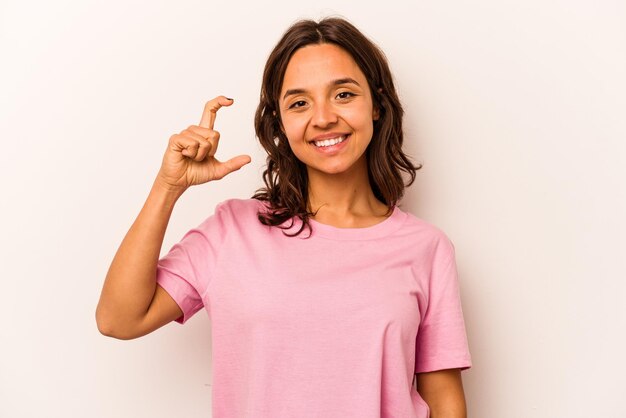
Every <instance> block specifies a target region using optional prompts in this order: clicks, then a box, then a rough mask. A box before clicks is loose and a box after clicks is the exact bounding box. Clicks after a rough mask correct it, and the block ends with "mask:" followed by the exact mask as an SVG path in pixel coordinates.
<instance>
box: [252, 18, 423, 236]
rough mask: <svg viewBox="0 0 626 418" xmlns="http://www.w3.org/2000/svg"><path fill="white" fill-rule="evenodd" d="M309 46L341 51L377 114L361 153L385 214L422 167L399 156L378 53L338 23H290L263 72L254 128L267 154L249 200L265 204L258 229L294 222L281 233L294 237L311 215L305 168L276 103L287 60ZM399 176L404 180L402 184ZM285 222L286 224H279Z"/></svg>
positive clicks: (390, 93)
mask: <svg viewBox="0 0 626 418" xmlns="http://www.w3.org/2000/svg"><path fill="white" fill-rule="evenodd" d="M315 44H335V45H337V46H339V47H341V48H343V49H344V50H345V51H346V52H348V53H349V54H350V55H351V56H352V58H353V59H354V61H355V62H356V63H357V65H358V66H359V68H360V70H361V71H362V72H363V74H364V75H365V78H366V80H367V82H368V85H369V88H370V92H371V95H372V101H373V104H374V107H375V108H377V109H378V110H379V113H380V117H379V119H378V120H375V121H374V132H373V135H372V140H371V142H370V144H369V146H368V148H367V150H366V158H367V165H368V175H369V181H370V185H371V187H372V191H373V192H374V196H376V198H377V199H378V200H380V201H381V202H383V203H384V204H385V205H387V210H388V212H387V213H388V214H389V213H391V211H392V210H393V207H394V206H395V205H396V204H397V202H398V201H399V200H400V198H401V197H402V196H403V194H404V189H405V187H406V186H410V185H411V184H412V183H413V181H414V180H415V172H416V171H417V170H419V169H420V168H421V167H422V166H421V164H420V165H417V166H416V165H414V164H413V163H412V162H411V161H410V159H409V158H408V156H407V155H406V154H404V152H403V151H402V142H403V132H402V116H403V114H404V111H403V109H402V105H401V104H400V100H399V98H398V94H397V92H396V88H395V86H394V84H393V79H392V75H391V71H390V70H389V64H388V63H387V59H386V58H385V55H384V53H383V52H382V51H381V50H380V49H379V48H378V47H377V46H376V45H375V44H374V43H373V42H372V41H370V40H369V39H368V38H367V37H366V36H365V35H363V34H362V33H361V32H360V31H359V30H358V29H357V28H356V27H354V25H352V24H351V23H350V22H348V21H346V20H344V19H341V18H336V17H329V18H325V19H322V20H320V21H319V22H315V21H313V20H300V21H298V22H296V23H294V24H293V25H292V26H291V27H289V29H287V31H286V32H285V33H284V34H283V36H282V38H281V39H280V41H279V42H278V44H277V45H276V47H274V50H273V51H272V52H271V54H270V56H269V58H268V59H267V62H266V64H265V70H264V72H263V82H262V85H261V98H260V101H259V106H258V107H257V110H256V114H255V117H254V128H255V130H256V135H257V137H258V138H259V141H260V142H261V145H262V146H263V148H264V149H265V151H266V152H267V161H266V163H267V165H266V169H265V171H264V172H263V181H264V183H265V187H263V188H260V189H258V190H257V191H256V192H255V194H254V195H253V196H252V198H254V199H258V200H261V201H264V202H266V203H267V206H268V207H267V210H266V211H259V213H258V219H259V221H260V222H261V223H262V224H264V225H268V226H279V227H280V228H282V229H289V228H291V227H293V225H294V222H295V219H296V218H299V219H300V220H301V221H302V225H301V226H300V228H299V230H297V231H296V232H295V233H293V234H287V233H286V232H285V231H283V233H285V234H287V235H289V236H296V235H299V234H300V233H301V232H302V231H303V230H304V228H305V227H307V228H308V229H309V231H310V229H311V225H310V223H309V218H310V216H312V215H314V213H313V212H310V210H309V208H308V204H309V201H308V197H309V196H308V186H309V184H308V174H307V170H306V166H305V165H304V164H303V163H302V162H301V161H300V160H298V158H297V157H296V156H295V155H294V153H293V152H292V150H291V148H290V146H289V142H288V140H287V137H286V136H285V134H284V132H283V131H282V129H281V120H280V111H279V103H278V101H279V97H280V91H281V89H282V84H283V79H284V76H285V70H286V69H287V64H288V63H289V60H290V59H291V57H292V55H293V54H294V52H295V51H297V50H298V49H300V48H302V47H305V46H307V45H315ZM403 172H404V173H405V174H407V175H408V180H407V182H406V183H405V182H404V179H403V176H402V173H403ZM288 220H291V222H289V223H286V224H284V223H285V221H288ZM283 224H284V225H283Z"/></svg>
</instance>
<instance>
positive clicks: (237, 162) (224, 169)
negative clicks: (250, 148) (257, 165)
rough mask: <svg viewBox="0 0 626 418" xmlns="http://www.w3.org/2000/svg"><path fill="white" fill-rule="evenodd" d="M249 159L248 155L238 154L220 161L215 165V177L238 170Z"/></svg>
mask: <svg viewBox="0 0 626 418" xmlns="http://www.w3.org/2000/svg"><path fill="white" fill-rule="evenodd" d="M250 161H252V158H250V156H249V155H238V156H236V157H234V158H231V159H230V160H228V161H224V162H220V163H219V164H218V165H217V167H215V176H216V178H217V179H221V178H222V177H224V176H226V175H228V174H230V173H232V172H233V171H237V170H239V169H240V168H241V167H243V166H244V165H246V164H248V163H249V162H250Z"/></svg>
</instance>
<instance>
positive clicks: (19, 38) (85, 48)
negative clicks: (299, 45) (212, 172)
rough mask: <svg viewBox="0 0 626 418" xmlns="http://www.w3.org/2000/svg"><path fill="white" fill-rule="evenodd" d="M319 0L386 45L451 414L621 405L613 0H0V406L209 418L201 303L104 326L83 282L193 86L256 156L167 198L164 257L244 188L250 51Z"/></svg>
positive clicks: (22, 410)
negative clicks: (460, 405)
mask: <svg viewBox="0 0 626 418" xmlns="http://www.w3.org/2000/svg"><path fill="white" fill-rule="evenodd" d="M328 15H341V16H344V17H346V18H348V19H349V20H351V21H352V22H353V23H354V24H355V25H356V26H357V27H359V28H360V29H361V30H362V31H363V32H364V33H365V34H366V35H367V36H369V37H370V38H372V39H373V40H374V41H375V42H376V43H378V44H379V45H380V46H381V47H382V49H383V50H384V51H385V52H386V54H387V56H388V59H389V62H390V65H391V68H392V71H393V73H394V75H395V80H396V83H397V88H398V90H399V93H400V97H401V99H402V102H403V104H404V107H405V110H406V116H405V128H406V142H407V143H406V149H407V152H408V153H409V154H410V155H411V156H412V157H413V158H414V159H415V161H418V162H421V163H422V164H423V165H424V168H423V169H422V170H420V171H419V172H418V176H417V180H416V182H415V184H414V186H413V187H411V188H410V189H409V190H408V192H407V194H406V196H405V199H404V201H403V202H402V205H401V206H402V207H403V208H404V209H405V210H408V211H410V212H412V213H414V214H415V215H417V216H419V217H421V218H423V219H425V220H427V221H429V222H431V223H433V224H435V225H437V226H439V227H440V228H441V229H443V230H444V231H445V232H446V233H447V234H448V236H449V237H450V238H451V240H452V241H453V242H454V244H455V246H456V250H457V263H458V266H459V272H460V281H461V288H462V299H463V304H464V311H465V317H466V322H467V329H468V334H469V341H470V347H471V351H472V356H473V361H474V367H473V368H472V369H471V370H469V371H467V372H464V383H465V388H466V395H467V401H468V406H469V416H470V417H480V418H528V417H537V418H558V417H563V418H566V417H567V418H577V417H581V418H582V417H609V418H611V417H624V416H626V406H625V404H624V402H623V395H624V390H625V388H626V381H625V380H626V377H625V376H626V367H625V365H624V359H623V356H624V353H626V336H625V332H626V315H625V314H624V305H625V303H624V294H625V291H626V285H625V284H624V283H625V281H626V280H625V279H626V268H625V266H624V260H625V258H626V245H625V240H626V222H625V220H624V216H625V215H626V196H625V194H626V193H625V192H626V185H625V184H624V183H625V179H626V168H625V165H626V164H625V163H626V158H625V154H626V153H625V145H624V142H625V140H626V122H625V121H626V117H625V111H626V82H625V79H626V77H625V75H626V25H625V22H626V6H625V3H624V2H623V1H619V0H615V1H598V0H568V1H565V0H562V1H552V0H523V1H522V0H520V1H510V0H474V1H446V0H443V1H437V2H434V1H413V2H410V3H409V2H393V1H384V2H372V3H364V2H363V1H362V0H346V1H332V2H331V1H310V2H287V1H274V2H271V3H270V2H250V3H242V2H236V1H230V2H229V1H219V2H215V1H193V2H192V1H179V2H170V1H142V2H139V1H124V2H122V1H108V2H104V1H102V2H100V1H87V0H83V1H60V0H58V1H55V2H44V1H38V2H33V1H23V0H20V1H17V0H15V1H6V0H5V1H0V61H1V62H0V139H1V141H2V143H1V148H0V175H1V179H2V187H1V189H0V190H1V199H2V201H1V205H0V210H1V211H2V214H1V215H2V216H1V217H0V228H1V229H0V240H1V242H0V244H1V247H0V257H1V260H0V261H1V277H2V287H1V290H0V315H1V318H2V322H3V324H2V326H1V327H0V338H1V341H0V416H1V417H7V418H21V417H98V418H99V417H111V418H113V417H115V418H125V417H129V418H130V417H151V418H165V417H174V416H175V417H187V418H194V417H209V416H210V404H211V381H212V378H211V347H210V342H211V329H210V321H209V319H208V317H207V315H206V313H205V312H204V311H201V312H200V313H198V314H197V315H196V316H195V317H194V318H193V319H192V320H190V321H189V322H188V323H187V324H185V325H184V326H181V325H179V324H169V325H167V326H165V327H164V328H162V329H159V330H158V331H156V332H154V333H152V334H150V335H148V336H146V337H143V338H140V339H137V340H132V341H119V340H115V339H111V338H106V337H104V336H102V335H100V334H99V332H98V330H97V328H96V322H95V317H94V313H95V308H96V304H97V302H98V298H99V295H100V290H101V287H102V283H103V281H104V277H105V275H106V272H107V269H108V267H109V264H110V262H111V260H112V258H113V255H114V253H115V251H116V249H117V247H118V246H119V244H120V242H121V240H122V238H123V237H124V235H125V234H126V232H127V230H128V228H129V227H130V225H131V224H132V222H133V220H134V219H135V217H136V216H137V214H138V213H139V210H140V209H141V207H142V205H143V203H144V201H145V198H146V197H147V194H148V191H149V189H150V186H151V185H152V181H153V179H154V176H155V175H156V173H157V171H158V169H159V167H160V163H161V158H162V156H163V152H164V150H165V147H166V145H167V141H168V138H169V137H170V136H171V135H172V134H174V133H178V132H180V131H181V130H182V129H184V128H186V127H187V126H188V125H191V124H197V123H198V122H199V121H200V116H201V113H202V109H203V106H204V103H205V102H206V101H207V100H209V99H211V98H212V97H215V96H217V95H219V94H225V95H227V96H229V97H233V98H235V104H234V105H233V106H232V107H230V108H228V109H223V110H222V111H220V113H219V115H218V119H217V122H216V129H217V130H219V131H220V132H221V134H222V139H221V142H220V149H219V152H218V156H222V158H229V157H230V156H233V155H236V154H240V153H248V154H250V155H251V156H252V158H253V162H252V164H251V165H249V166H247V167H246V168H245V169H243V170H241V171H240V172H237V173H235V174H233V175H231V176H229V177H227V178H225V179H224V180H223V181H221V182H218V183H210V184H205V185H201V186H197V187H194V188H192V189H190V190H189V191H188V192H187V193H186V194H185V195H184V196H183V197H182V198H181V199H180V201H179V202H178V204H177V206H176V208H175V211H174V213H173V216H172V219H171V221H170V225H169V228H168V231H167V235H166V237H165V242H164V244H163V248H162V254H164V253H165V252H166V251H168V250H169V248H170V247H171V246H172V245H173V244H174V243H176V242H177V241H178V240H180V238H181V237H182V235H183V234H184V233H185V232H186V231H187V230H189V229H190V228H192V227H194V226H196V225H197V224H199V223H200V222H201V221H202V220H204V219H205V218H206V217H207V216H209V215H210V214H211V213H213V210H214V207H215V205H216V204H217V203H218V202H220V201H222V200H224V199H227V198H233V197H234V198H246V197H249V196H250V195H251V194H252V193H253V192H254V190H255V189H256V188H257V187H259V186H260V185H261V182H260V174H261V172H262V169H263V164H264V155H263V153H262V150H261V148H260V146H259V145H258V144H257V142H256V139H255V136H254V129H253V113H254V110H255V108H256V105H257V101H258V95H259V87H260V79H261V73H262V69H263V66H264V63H265V59H266V57H267V56H268V54H269V52H270V50H271V49H272V47H273V46H274V45H275V43H276V42H277V41H278V39H279V38H280V36H281V34H282V33H283V32H284V30H285V29H286V28H287V27H288V26H289V25H290V24H291V23H293V22H294V21H295V20H297V19H299V18H315V19H316V18H320V17H323V16H328ZM302 256H303V257H306V254H303V255H302ZM357 415H358V413H357ZM357 415H355V416H357ZM400 418H402V417H400Z"/></svg>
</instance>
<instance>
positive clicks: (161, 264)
mask: <svg viewBox="0 0 626 418" xmlns="http://www.w3.org/2000/svg"><path fill="white" fill-rule="evenodd" d="M221 209H222V204H220V205H218V206H217V208H216V211H215V214H214V215H211V216H210V217H208V218H207V219H206V220H204V221H203V222H202V223H201V224H200V225H198V226H197V227H195V228H192V229H190V230H189V231H188V232H187V233H185V235H184V236H183V238H182V239H181V240H180V242H178V243H176V244H175V245H174V246H173V247H172V248H171V249H170V250H169V252H168V253H167V254H166V255H165V256H163V257H162V258H160V259H159V261H158V262H157V277H156V281H157V284H158V285H159V286H161V287H162V288H163V289H164V290H165V291H166V292H167V293H168V294H169V295H170V296H171V297H172V298H173V299H174V301H176V303H177V304H178V306H179V307H180V309H181V310H182V311H183V315H182V316H181V317H180V318H178V319H176V322H178V323H180V324H184V323H185V322H187V320H188V319H189V318H191V317H192V316H193V315H194V314H195V313H196V312H198V311H199V310H200V309H202V308H203V307H204V302H203V295H204V292H205V290H206V288H207V286H208V284H209V281H210V279H211V277H212V272H213V271H214V264H215V260H216V258H217V252H218V250H219V239H220V237H221V234H222V231H223V225H222V221H221V216H220V212H221Z"/></svg>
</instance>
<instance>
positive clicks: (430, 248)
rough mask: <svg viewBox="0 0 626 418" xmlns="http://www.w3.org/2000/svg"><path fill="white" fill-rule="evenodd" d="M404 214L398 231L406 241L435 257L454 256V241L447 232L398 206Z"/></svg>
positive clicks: (448, 257)
mask: <svg viewBox="0 0 626 418" xmlns="http://www.w3.org/2000/svg"><path fill="white" fill-rule="evenodd" d="M398 209H399V210H400V211H401V212H402V213H403V214H404V223H403V225H402V228H401V229H400V230H399V231H398V233H399V234H400V235H402V236H403V237H404V238H405V239H406V240H407V241H410V242H411V243H412V244H415V245H417V246H418V247H421V248H422V249H424V250H425V252H426V253H427V254H429V256H430V257H432V258H435V259H450V258H451V257H454V253H455V249H454V243H453V242H452V240H451V239H450V237H449V236H448V234H447V233H446V232H445V231H444V230H443V229H442V228H440V227H439V226H436V225H434V224H432V223H430V222H428V221H426V220H424V219H422V218H420V217H418V216H416V215H414V214H412V213H410V212H405V211H404V210H402V209H400V208H398Z"/></svg>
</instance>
